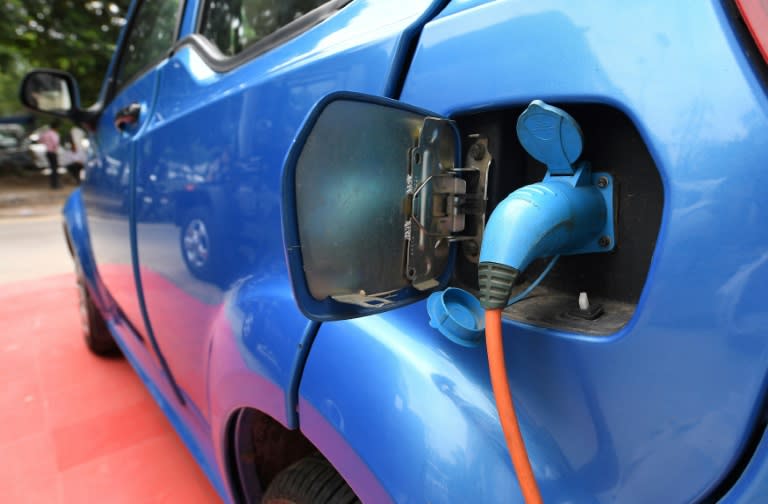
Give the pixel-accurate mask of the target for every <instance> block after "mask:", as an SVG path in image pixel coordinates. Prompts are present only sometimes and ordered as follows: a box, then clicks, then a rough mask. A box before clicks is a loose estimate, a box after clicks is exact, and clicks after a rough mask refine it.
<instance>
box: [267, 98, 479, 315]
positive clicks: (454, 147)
mask: <svg viewBox="0 0 768 504" xmlns="http://www.w3.org/2000/svg"><path fill="white" fill-rule="evenodd" d="M460 154H461V148H460V143H459V136H458V131H457V129H456V126H455V124H454V123H453V121H451V120H448V119H444V118H441V117H439V116H437V115H435V114H431V113H429V112H427V111H424V110H420V109H417V108H414V107H411V106H408V105H404V104H402V103H399V102H397V101H393V100H388V99H382V98H379V97H373V96H367V95H360V94H352V93H337V94H333V95H330V96H328V97H327V98H326V99H324V100H323V101H322V102H320V103H319V104H318V105H317V106H316V107H315V109H314V110H313V112H312V113H311V114H310V116H309V117H308V119H307V121H306V122H305V124H304V126H303V128H302V130H301V132H300V133H299V135H298V137H297V139H296V141H295V143H294V146H293V148H292V149H291V152H290V153H289V155H288V158H287V160H286V165H285V170H284V173H283V202H282V204H283V234H284V241H285V247H286V256H287V260H288V266H289V270H290V275H291V281H292V284H293V291H294V295H295V298H296V301H297V303H298V305H299V307H300V309H301V310H302V312H303V313H304V314H305V315H306V316H307V317H309V318H311V319H313V320H340V319H347V318H353V317H358V316H363V315H369V314H372V313H378V312H381V311H384V310H389V309H392V308H396V307H399V306H403V305H405V304H408V303H411V302H413V301H416V300H418V299H422V298H424V297H425V296H427V295H428V294H429V293H430V292H431V291H433V290H435V289H438V288H443V287H445V285H446V284H447V282H448V280H449V277H450V271H451V269H452V268H451V266H452V263H453V261H454V259H455V258H454V256H455V254H456V251H455V249H456V247H455V246H454V245H453V244H454V243H455V242H458V241H466V240H474V241H476V245H479V238H480V237H479V236H478V229H480V230H481V229H482V225H483V222H484V217H485V215H484V207H485V181H486V180H487V165H488V164H489V161H488V162H487V163H485V170H481V169H480V168H478V167H476V166H474V167H469V168H461V167H460V164H459V162H458V159H459V156H460ZM481 172H482V173H481Z"/></svg>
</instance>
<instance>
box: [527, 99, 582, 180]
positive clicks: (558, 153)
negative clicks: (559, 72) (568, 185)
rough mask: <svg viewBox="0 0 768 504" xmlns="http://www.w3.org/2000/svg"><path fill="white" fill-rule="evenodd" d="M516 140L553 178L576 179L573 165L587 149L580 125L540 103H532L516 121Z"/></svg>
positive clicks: (563, 113)
mask: <svg viewBox="0 0 768 504" xmlns="http://www.w3.org/2000/svg"><path fill="white" fill-rule="evenodd" d="M517 138H518V139H519V140H520V144H521V145H522V146H523V148H524V149H525V150H526V151H528V154H530V155H531V156H533V157H534V158H536V159H538V160H539V161H541V162H542V163H544V164H545V165H547V170H548V171H549V173H551V174H552V175H573V172H574V168H573V163H575V162H576V160H577V159H578V158H579V156H580V155H581V149H582V147H583V146H584V140H583V138H582V133H581V128H579V123H577V122H576V120H575V119H574V118H573V117H571V116H570V115H569V114H568V113H567V112H566V111H564V110H562V109H559V108H557V107H553V106H551V105H547V104H546V103H544V102H543V101H541V100H533V101H532V102H531V104H530V105H528V108H526V109H525V111H524V112H523V113H522V114H521V115H520V117H519V118H518V119H517Z"/></svg>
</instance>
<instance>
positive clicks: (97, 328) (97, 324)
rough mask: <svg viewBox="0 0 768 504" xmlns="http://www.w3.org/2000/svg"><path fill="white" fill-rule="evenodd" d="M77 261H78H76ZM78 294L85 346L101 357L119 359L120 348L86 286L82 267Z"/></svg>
mask: <svg viewBox="0 0 768 504" xmlns="http://www.w3.org/2000/svg"><path fill="white" fill-rule="evenodd" d="M75 261H77V259H75ZM77 292H78V300H79V305H80V306H79V308H80V325H81V327H82V329H83V337H84V338H85V346H87V347H88V350H90V351H91V352H92V353H94V354H96V355H98V356H99V357H117V356H120V355H122V352H121V351H120V347H119V346H117V343H115V340H114V338H113V337H112V333H110V332H109V328H108V327H107V323H106V322H105V321H104V317H102V315H101V313H99V309H98V308H96V305H95V304H93V299H91V295H90V293H89V292H88V288H87V287H86V285H85V279H84V278H83V275H82V272H81V270H80V266H79V265H78V266H77Z"/></svg>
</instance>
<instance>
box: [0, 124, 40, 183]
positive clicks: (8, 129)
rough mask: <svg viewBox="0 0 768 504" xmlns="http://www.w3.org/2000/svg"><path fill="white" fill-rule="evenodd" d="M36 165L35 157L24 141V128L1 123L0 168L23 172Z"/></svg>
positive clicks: (32, 168) (5, 170)
mask: <svg viewBox="0 0 768 504" xmlns="http://www.w3.org/2000/svg"><path fill="white" fill-rule="evenodd" d="M36 167H37V165H36V163H35V159H34V157H33V156H32V154H31V152H30V150H29V148H28V147H27V144H26V142H25V141H24V128H23V127H22V126H19V125H10V124H0V170H2V171H4V172H7V171H21V172H23V171H25V170H34V169H35V168H36Z"/></svg>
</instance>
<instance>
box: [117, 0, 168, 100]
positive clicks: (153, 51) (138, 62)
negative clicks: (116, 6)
mask: <svg viewBox="0 0 768 504" xmlns="http://www.w3.org/2000/svg"><path fill="white" fill-rule="evenodd" d="M178 12H179V0H146V1H144V2H142V3H141V5H139V10H138V11H137V12H136V15H135V16H134V20H133V21H132V23H131V27H130V32H129V33H128V35H127V36H126V38H125V42H124V43H123V52H122V56H121V57H120V64H119V67H118V70H117V73H116V77H115V80H116V85H117V89H120V88H122V87H123V86H124V85H125V84H126V83H127V82H128V81H130V80H131V79H133V78H134V77H136V76H137V75H138V74H139V73H141V72H142V71H143V70H145V69H147V68H148V67H149V66H150V65H151V64H153V63H155V62H157V61H158V60H159V59H161V58H162V57H163V55H164V54H166V53H167V52H168V51H169V50H170V49H171V46H173V42H174V40H173V37H174V33H175V31H176V17H177V15H178Z"/></svg>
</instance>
